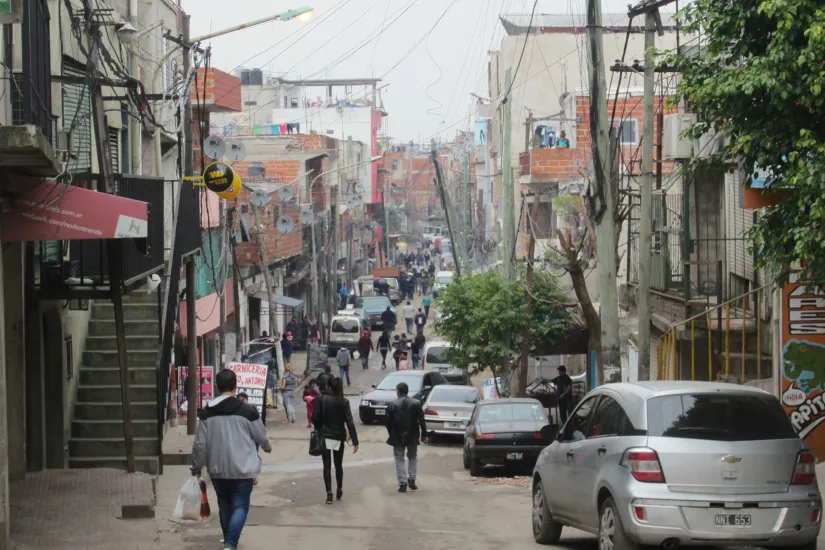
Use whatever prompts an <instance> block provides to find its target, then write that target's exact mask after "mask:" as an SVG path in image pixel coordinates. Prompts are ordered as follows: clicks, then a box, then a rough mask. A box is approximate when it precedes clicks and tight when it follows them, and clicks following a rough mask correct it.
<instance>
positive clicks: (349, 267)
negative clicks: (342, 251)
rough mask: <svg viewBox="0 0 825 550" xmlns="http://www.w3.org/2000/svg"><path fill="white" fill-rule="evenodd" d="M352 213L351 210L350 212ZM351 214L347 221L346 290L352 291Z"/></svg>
mask: <svg viewBox="0 0 825 550" xmlns="http://www.w3.org/2000/svg"><path fill="white" fill-rule="evenodd" d="M350 212H352V210H350ZM351 218H352V214H351V213H350V220H349V221H347V288H349V289H350V291H352V286H353V285H352V219H351Z"/></svg>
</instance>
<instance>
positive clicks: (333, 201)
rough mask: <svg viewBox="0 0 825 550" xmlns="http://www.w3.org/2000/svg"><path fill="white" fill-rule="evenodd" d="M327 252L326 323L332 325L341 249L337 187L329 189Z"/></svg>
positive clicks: (335, 309)
mask: <svg viewBox="0 0 825 550" xmlns="http://www.w3.org/2000/svg"><path fill="white" fill-rule="evenodd" d="M329 191H330V193H329V195H330V197H329V199H330V200H329V250H328V251H327V257H328V258H329V266H328V269H327V274H328V275H329V281H328V282H329V284H328V285H327V288H328V289H329V290H328V292H329V296H328V298H329V303H328V304H327V307H328V313H327V323H329V326H331V324H332V317H333V316H334V315H335V312H336V311H338V307H337V303H338V250H339V248H340V247H341V238H340V237H339V232H338V231H339V230H338V186H337V185H332V186H330V189H329Z"/></svg>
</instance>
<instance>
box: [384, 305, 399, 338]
mask: <svg viewBox="0 0 825 550" xmlns="http://www.w3.org/2000/svg"><path fill="white" fill-rule="evenodd" d="M397 321H398V319H397V317H396V316H395V313H394V312H393V310H392V309H391V308H390V306H387V309H385V310H384V312H383V313H381V322H382V323H383V324H384V332H389V333H392V331H394V330H395V323H396V322H397Z"/></svg>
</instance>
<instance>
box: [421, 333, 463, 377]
mask: <svg viewBox="0 0 825 550" xmlns="http://www.w3.org/2000/svg"><path fill="white" fill-rule="evenodd" d="M451 347H452V344H450V343H449V342H448V341H446V340H428V341H427V342H426V343H425V344H424V350H423V353H422V360H421V368H422V369H424V368H426V369H430V370H434V371H438V372H440V373H441V374H442V375H443V376H444V378H446V379H447V382H449V383H450V384H458V385H461V386H463V385H468V384H469V383H470V377H469V376H467V371H463V370H461V369H458V368H456V367H454V366H453V364H452V363H451V362H450V357H449V350H450V348H451Z"/></svg>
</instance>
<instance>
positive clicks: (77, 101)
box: [62, 58, 92, 174]
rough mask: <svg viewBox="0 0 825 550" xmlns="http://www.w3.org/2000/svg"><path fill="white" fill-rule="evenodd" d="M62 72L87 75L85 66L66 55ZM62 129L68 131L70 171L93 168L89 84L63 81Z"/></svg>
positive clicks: (84, 170)
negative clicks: (64, 82) (70, 153)
mask: <svg viewBox="0 0 825 550" xmlns="http://www.w3.org/2000/svg"><path fill="white" fill-rule="evenodd" d="M63 74H64V75H65V76H72V77H76V78H81V79H84V78H86V67H84V66H83V65H81V64H80V63H78V62H76V61H74V60H72V59H69V58H64V59H63ZM62 94H63V130H65V131H67V132H69V139H70V143H71V152H72V158H71V159H70V161H69V170H70V171H71V172H72V174H78V173H82V172H91V170H92V123H91V119H92V101H91V97H90V94H89V88H88V87H87V86H84V85H83V84H63V90H62Z"/></svg>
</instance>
